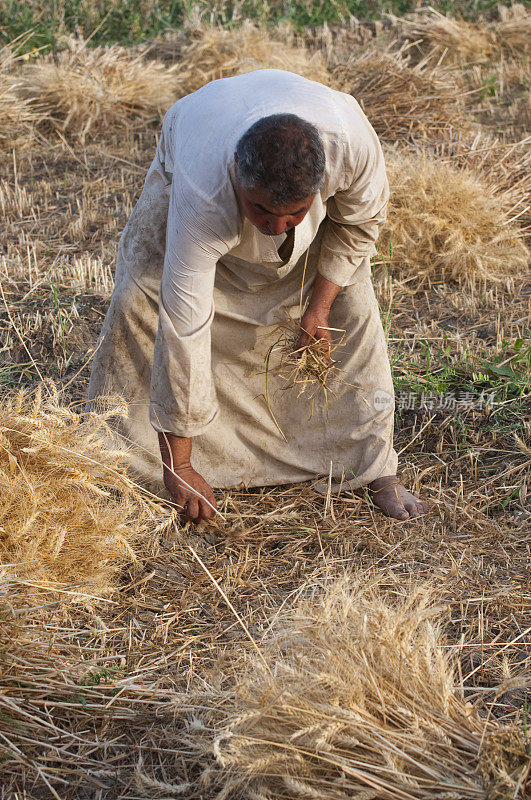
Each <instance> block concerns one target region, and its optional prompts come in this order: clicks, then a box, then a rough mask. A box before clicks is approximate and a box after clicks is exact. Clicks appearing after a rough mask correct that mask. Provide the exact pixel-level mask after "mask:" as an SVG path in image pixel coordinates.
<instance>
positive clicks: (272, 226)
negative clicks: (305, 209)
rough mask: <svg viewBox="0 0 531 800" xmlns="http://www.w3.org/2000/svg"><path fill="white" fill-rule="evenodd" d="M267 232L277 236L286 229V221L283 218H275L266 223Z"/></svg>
mask: <svg viewBox="0 0 531 800" xmlns="http://www.w3.org/2000/svg"><path fill="white" fill-rule="evenodd" d="M268 227H269V230H270V231H271V234H272V235H273V236H278V235H279V234H280V233H284V232H285V231H287V229H288V225H287V220H286V219H285V218H284V217H276V218H275V219H271V220H269V222H268Z"/></svg>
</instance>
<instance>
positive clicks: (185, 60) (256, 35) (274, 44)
mask: <svg viewBox="0 0 531 800" xmlns="http://www.w3.org/2000/svg"><path fill="white" fill-rule="evenodd" d="M179 63H180V67H179V73H178V79H179V83H180V84H181V87H182V91H183V94H187V93H188V92H193V91H195V90H196V89H199V88H200V87H201V86H203V85H204V84H205V83H208V82H209V81H213V80H217V79H218V78H227V77H229V76H231V75H240V74H242V73H245V72H251V71H252V70H256V69H282V70H288V71H289V72H296V73H297V74H299V75H302V76H304V77H305V78H310V79H311V80H316V81H320V82H322V83H327V81H328V78H329V76H328V72H327V70H326V66H325V64H324V61H323V59H322V58H321V56H320V54H319V53H317V54H315V55H311V54H310V53H309V51H308V50H306V49H305V48H304V47H296V46H293V45H288V44H286V43H285V42H281V41H278V40H276V39H273V38H272V37H271V36H270V35H269V34H268V33H267V32H266V30H265V29H264V28H260V27H257V26H256V25H253V24H252V23H250V22H246V23H244V24H243V25H241V26H240V27H239V28H236V29H233V30H223V29H222V28H215V27H212V28H198V29H195V30H194V31H193V32H192V34H191V41H190V43H189V44H187V45H186V46H184V47H183V48H182V50H181V52H180V62H179Z"/></svg>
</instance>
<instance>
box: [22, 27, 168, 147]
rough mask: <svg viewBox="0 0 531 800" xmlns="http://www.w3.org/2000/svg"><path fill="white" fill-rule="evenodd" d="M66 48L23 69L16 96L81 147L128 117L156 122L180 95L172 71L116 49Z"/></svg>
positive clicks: (78, 43)
mask: <svg viewBox="0 0 531 800" xmlns="http://www.w3.org/2000/svg"><path fill="white" fill-rule="evenodd" d="M67 44H68V47H67V49H65V50H63V51H62V52H60V53H58V54H57V55H56V56H55V57H52V56H44V57H43V58H40V59H38V60H37V62H36V63H35V64H31V65H28V66H27V67H26V68H25V69H24V70H23V71H22V73H21V88H20V91H21V93H22V95H23V97H24V98H25V99H27V100H30V101H31V103H32V106H33V107H34V108H35V109H37V110H38V111H40V112H41V113H42V114H43V115H45V116H46V120H47V123H48V124H51V125H53V126H54V127H57V128H59V129H60V130H61V131H64V132H67V133H68V134H70V135H71V136H74V137H77V138H78V139H79V140H80V141H81V142H84V141H85V139H86V137H87V135H88V134H89V133H90V134H91V135H94V134H95V133H96V132H99V131H101V130H104V129H106V128H109V127H110V126H112V125H116V124H124V122H125V121H126V120H127V118H128V116H129V117H130V116H134V117H139V118H141V119H143V120H149V119H155V118H156V117H157V115H158V114H159V113H160V112H163V111H166V110H167V109H168V108H169V106H170V105H171V104H172V103H173V102H174V101H175V100H176V99H177V97H178V96H179V91H178V88H177V84H176V80H175V74H174V70H172V69H171V68H167V67H166V66H164V65H163V64H159V63H157V62H155V61H145V60H144V59H143V58H142V56H134V57H131V55H130V54H128V52H127V50H126V49H124V48H122V47H119V46H118V45H113V46H110V47H95V48H89V47H88V46H87V45H86V44H85V42H84V41H83V40H80V39H74V38H70V39H68V41H67Z"/></svg>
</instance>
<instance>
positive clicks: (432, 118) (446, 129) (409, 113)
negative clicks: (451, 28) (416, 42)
mask: <svg viewBox="0 0 531 800" xmlns="http://www.w3.org/2000/svg"><path fill="white" fill-rule="evenodd" d="M332 75H333V82H334V85H335V86H336V87H337V88H339V89H341V90H342V91H345V92H349V93H350V94H352V95H353V96H354V97H355V98H356V100H358V102H359V103H360V105H361V106H362V108H363V110H364V111H365V113H366V115H367V117H368V118H369V121H370V123H371V124H372V126H373V127H374V129H375V130H376V132H377V133H378V135H379V136H381V137H382V139H384V140H385V141H387V142H390V143H393V142H395V141H396V140H397V139H402V138H407V137H411V136H413V137H415V138H421V139H428V140H439V139H443V138H447V137H448V136H449V135H450V133H451V131H452V130H454V129H457V130H467V129H468V128H469V127H470V125H469V123H468V122H467V121H466V119H465V117H464V113H463V109H462V106H461V104H460V102H459V88H458V87H457V86H456V82H455V79H454V78H453V77H452V75H451V74H450V73H445V72H444V71H441V70H438V69H434V68H433V67H430V66H428V65H426V64H425V63H421V64H417V65H416V66H410V65H409V64H408V62H407V60H406V58H405V57H404V56H403V54H401V53H393V52H391V51H390V50H384V51H382V50H380V49H378V48H371V49H368V50H365V51H363V52H362V53H361V55H359V54H356V55H355V56H352V57H351V58H350V59H349V60H348V61H344V62H341V63H340V64H339V65H337V66H336V67H335V69H334V70H333V72H332Z"/></svg>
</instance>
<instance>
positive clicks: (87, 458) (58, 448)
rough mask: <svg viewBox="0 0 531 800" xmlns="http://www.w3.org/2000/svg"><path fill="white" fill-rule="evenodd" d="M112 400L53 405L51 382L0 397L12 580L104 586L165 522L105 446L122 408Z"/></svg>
mask: <svg viewBox="0 0 531 800" xmlns="http://www.w3.org/2000/svg"><path fill="white" fill-rule="evenodd" d="M45 390H48V392H49V396H48V397H45V399H43V392H44V393H45ZM116 402H119V401H115V403H114V405H111V406H110V407H109V408H108V410H107V412H106V413H101V414H96V413H90V414H87V415H81V416H80V415H79V414H77V413H75V411H73V410H71V409H69V408H67V407H64V406H63V405H61V403H60V401H59V397H58V395H57V392H56V390H55V389H54V387H53V386H52V385H51V384H50V385H48V384H46V385H45V387H44V389H43V387H40V388H39V389H38V390H37V391H36V392H33V393H31V394H29V393H25V392H22V391H21V392H19V393H18V394H15V395H12V396H11V397H4V398H3V400H2V404H1V405H0V494H1V497H2V508H1V510H0V560H1V562H2V563H4V564H5V563H9V564H13V565H14V566H15V567H16V571H17V574H18V576H19V577H23V578H24V579H25V580H29V579H31V580H32V581H38V582H42V583H43V585H44V584H46V585H47V586H50V587H52V588H53V587H55V588H60V587H65V586H66V587H73V588H75V589H77V590H78V591H79V592H81V593H83V592H84V591H87V592H88V593H89V594H93V593H94V592H102V591H106V590H108V589H109V586H110V584H111V582H112V578H113V576H114V575H115V573H116V572H117V570H118V569H119V568H120V566H122V565H123V564H124V563H126V562H127V561H131V560H132V559H134V550H133V545H134V543H135V542H137V541H138V539H139V537H140V535H141V534H144V535H146V534H147V533H148V532H149V533H152V532H153V531H154V530H156V528H157V527H158V526H159V525H160V524H162V523H163V522H169V518H170V515H169V512H166V513H165V514H164V513H163V512H162V510H161V508H159V506H158V505H157V504H156V503H154V502H151V501H150V500H149V498H148V496H147V495H144V494H143V493H142V492H141V491H139V490H138V489H137V488H136V487H135V486H134V485H133V484H132V483H131V481H130V480H129V479H128V477H127V475H126V468H127V458H126V456H125V454H124V453H123V452H122V451H119V450H117V449H116V448H115V447H113V446H112V440H111V437H110V434H109V429H108V427H107V422H106V420H107V419H108V418H109V417H110V416H112V415H116V414H119V413H122V414H123V413H126V408H125V407H124V405H123V402H122V403H121V407H120V406H117V405H116ZM87 587H88V588H87Z"/></svg>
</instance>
